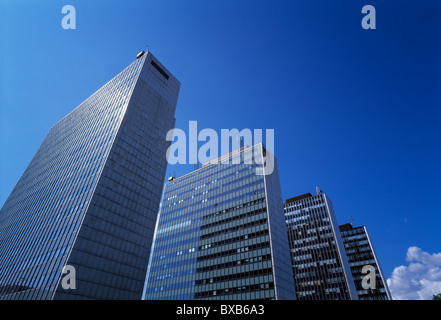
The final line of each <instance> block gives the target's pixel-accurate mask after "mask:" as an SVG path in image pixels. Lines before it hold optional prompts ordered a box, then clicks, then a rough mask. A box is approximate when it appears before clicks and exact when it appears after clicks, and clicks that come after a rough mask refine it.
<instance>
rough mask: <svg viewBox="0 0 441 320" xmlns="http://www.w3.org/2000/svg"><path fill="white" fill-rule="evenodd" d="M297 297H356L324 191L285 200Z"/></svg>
mask: <svg viewBox="0 0 441 320" xmlns="http://www.w3.org/2000/svg"><path fill="white" fill-rule="evenodd" d="M284 208H285V218H286V224H287V228H288V240H289V245H290V252H291V260H292V267H293V273H294V278H295V285H296V293H297V298H298V299H299V300H357V299H358V296H357V291H356V288H355V285H354V281H353V278H352V274H351V270H350V268H349V262H348V258H347V256H346V252H345V249H344V246H343V241H342V238H341V234H340V230H339V227H338V224H337V219H336V217H335V213H334V209H333V206H332V203H331V201H330V200H329V198H328V196H327V195H326V194H323V193H322V192H320V191H319V192H318V194H317V195H311V194H310V193H306V194H303V195H300V196H297V197H294V198H290V199H288V200H286V201H285V203H284Z"/></svg>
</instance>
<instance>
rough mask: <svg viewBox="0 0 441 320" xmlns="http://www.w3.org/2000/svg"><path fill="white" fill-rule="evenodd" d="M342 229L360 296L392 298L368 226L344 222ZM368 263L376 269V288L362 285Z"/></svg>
mask: <svg viewBox="0 0 441 320" xmlns="http://www.w3.org/2000/svg"><path fill="white" fill-rule="evenodd" d="M340 231H341V236H342V238H343V243H344V246H345V250H346V255H347V256H348V260H349V266H350V268H351V272H352V277H353V278H354V281H355V287H356V288H357V292H358V298H359V299H360V300H391V299H392V298H391V295H390V292H389V288H388V286H387V282H386V279H385V278H384V275H383V271H382V270H381V267H380V263H379V261H378V259H377V255H376V254H375V250H374V247H373V245H372V242H371V238H370V236H369V233H368V231H367V229H366V227H364V226H363V227H356V228H353V227H352V225H351V224H344V225H341V226H340ZM366 265H370V266H372V267H374V269H375V279H376V281H375V288H369V289H365V288H363V286H362V280H363V278H364V277H366V276H367V274H368V271H365V272H364V273H363V267H364V266H366Z"/></svg>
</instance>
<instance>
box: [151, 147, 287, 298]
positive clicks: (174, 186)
mask: <svg viewBox="0 0 441 320" xmlns="http://www.w3.org/2000/svg"><path fill="white" fill-rule="evenodd" d="M266 155H268V153H267V151H266V150H265V147H264V146H263V145H262V144H257V145H255V146H254V147H245V148H241V149H239V150H238V151H235V152H233V153H230V154H229V155H226V156H225V157H223V158H222V159H223V161H224V160H225V159H227V160H228V164H227V163H225V164H224V163H219V162H218V163H216V161H214V162H211V163H208V164H206V165H204V166H203V167H202V168H200V169H198V170H196V171H193V172H191V173H189V174H187V175H185V176H182V177H179V178H177V179H171V180H170V181H169V182H167V183H166V185H165V189H164V195H163V199H162V202H161V209H160V213H159V217H158V223H157V227H156V231H155V240H154V247H153V249H152V256H151V259H150V264H149V271H148V274H147V282H146V288H145V296H144V298H145V299H147V300H162V299H164V300H166V299H191V300H192V299H195V300H205V299H210V300H212V299H216V300H224V299H228V300H253V299H295V287H294V281H293V276H292V268H291V265H290V257H289V249H288V239H287V235H286V226H285V221H284V214H283V206H282V196H281V190H280V182H279V176H278V169H277V162H276V161H275V159H274V167H273V170H270V171H271V172H266V171H265V170H266V169H263V165H262V162H259V161H255V160H256V159H259V158H262V157H263V156H266ZM235 159H236V160H237V159H239V160H237V161H238V163H237V161H236V160H235ZM262 169H263V170H262ZM259 170H260V171H261V173H262V172H263V171H265V174H257V172H258V171H259ZM266 173H268V174H266Z"/></svg>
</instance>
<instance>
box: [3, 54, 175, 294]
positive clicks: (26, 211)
mask: <svg viewBox="0 0 441 320" xmlns="http://www.w3.org/2000/svg"><path fill="white" fill-rule="evenodd" d="M164 74H165V76H164ZM179 87H180V84H179V82H178V81H177V80H176V79H175V78H174V77H173V76H172V75H171V74H170V73H169V72H168V71H166V70H165V69H164V68H163V67H162V65H161V64H160V63H159V61H157V60H156V58H154V57H153V55H152V54H150V53H145V54H144V55H142V56H141V55H140V56H139V58H138V59H137V60H136V61H134V62H133V63H132V64H131V65H130V66H128V67H127V68H126V69H125V70H123V71H122V72H121V73H120V74H118V75H117V76H116V77H115V78H113V79H112V80H111V81H109V82H108V83H107V84H105V85H104V86H103V87H102V88H101V89H99V90H98V91H97V92H95V93H94V94H93V95H92V96H90V97H89V98H88V99H87V100H86V101H84V102H83V103H82V104H81V105H79V106H78V107H77V108H75V109H74V110H73V111H72V112H70V113H69V114H68V115H67V116H65V117H64V118H63V119H62V120H60V121H59V122H58V123H57V124H55V125H54V126H53V127H52V128H51V130H50V131H49V133H48V134H47V136H46V138H45V139H44V141H43V143H42V144H41V146H40V148H39V149H38V151H37V153H36V154H35V156H34V157H33V159H32V160H31V162H30V164H29V165H28V167H27V168H26V170H25V172H24V173H23V175H22V176H21V178H20V180H19V181H18V183H17V185H16V186H15V188H14V189H13V191H12V192H11V194H10V196H9V197H8V199H7V200H6V202H5V204H4V205H3V207H2V209H1V210H0V298H1V299H140V298H141V294H142V289H143V283H144V277H145V272H146V270H147V263H148V256H149V251H150V247H151V242H152V238H153V232H154V226H155V223H156V216H157V210H158V207H159V202H160V197H161V191H162V187H163V179H164V176H165V170H166V165H167V163H166V157H165V154H166V150H167V148H168V146H169V142H167V141H166V133H167V131H168V130H169V129H172V128H173V127H174V122H175V119H174V112H175V108H176V103H177V97H178V93H179ZM66 265H70V266H73V267H75V270H76V287H77V288H76V289H69V290H64V289H63V288H62V286H61V285H60V280H61V278H62V273H61V272H62V269H63V267H64V266H66Z"/></svg>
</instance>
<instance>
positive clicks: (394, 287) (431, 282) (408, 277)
mask: <svg viewBox="0 0 441 320" xmlns="http://www.w3.org/2000/svg"><path fill="white" fill-rule="evenodd" d="M406 261H407V262H409V265H408V266H399V267H396V268H395V269H394V271H393V272H392V276H391V278H389V279H387V284H388V286H389V290H390V292H391V294H392V297H393V299H395V300H431V299H432V295H434V294H438V293H441V253H434V254H430V253H427V252H425V251H423V250H421V249H420V248H418V247H410V248H409V249H407V255H406Z"/></svg>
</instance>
